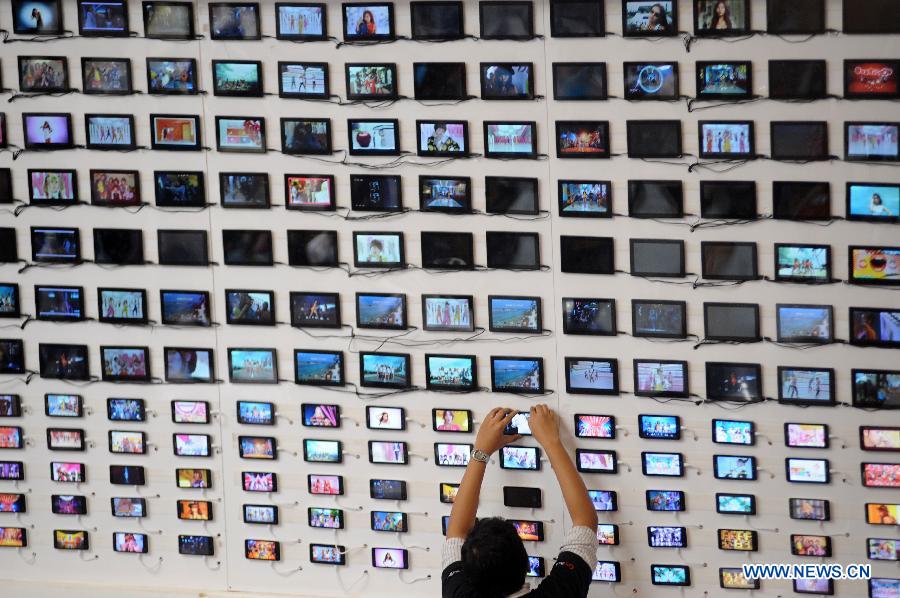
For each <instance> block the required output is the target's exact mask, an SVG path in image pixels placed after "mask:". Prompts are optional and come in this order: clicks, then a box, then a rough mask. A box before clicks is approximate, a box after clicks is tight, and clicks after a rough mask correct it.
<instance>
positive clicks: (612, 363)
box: [565, 356, 621, 438]
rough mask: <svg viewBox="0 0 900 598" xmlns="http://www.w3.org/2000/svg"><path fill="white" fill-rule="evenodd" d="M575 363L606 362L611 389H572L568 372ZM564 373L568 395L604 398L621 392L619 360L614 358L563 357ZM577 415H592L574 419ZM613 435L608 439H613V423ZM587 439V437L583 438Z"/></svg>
mask: <svg viewBox="0 0 900 598" xmlns="http://www.w3.org/2000/svg"><path fill="white" fill-rule="evenodd" d="M576 361H591V362H594V361H596V362H601V363H602V362H606V363H608V364H609V369H610V373H611V374H612V377H613V388H611V389H609V390H602V389H592V388H581V387H574V386H572V385H571V380H570V378H569V370H570V369H571V366H572V364H573V363H574V362H576ZM565 371H566V392H567V393H569V394H583V395H605V396H614V395H619V394H621V390H620V389H619V360H618V359H616V358H615V357H611V358H607V357H569V356H566V357H565ZM578 415H592V414H589V413H585V414H576V415H575V417H576V419H577V417H578ZM613 422H615V418H613ZM613 426H614V427H613V435H612V436H611V437H610V438H615V435H616V431H615V423H613ZM576 437H578V436H577V428H576ZM585 438H587V437H585Z"/></svg>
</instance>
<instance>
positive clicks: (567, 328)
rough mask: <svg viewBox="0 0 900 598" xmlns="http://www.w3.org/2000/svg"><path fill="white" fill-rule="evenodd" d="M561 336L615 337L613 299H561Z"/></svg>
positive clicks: (614, 303) (616, 332) (614, 304)
mask: <svg viewBox="0 0 900 598" xmlns="http://www.w3.org/2000/svg"><path fill="white" fill-rule="evenodd" d="M562 312H563V334H585V335H594V336H615V335H616V334H618V330H617V328H616V302H615V299H596V298H587V297H586V298H581V297H563V299H562Z"/></svg>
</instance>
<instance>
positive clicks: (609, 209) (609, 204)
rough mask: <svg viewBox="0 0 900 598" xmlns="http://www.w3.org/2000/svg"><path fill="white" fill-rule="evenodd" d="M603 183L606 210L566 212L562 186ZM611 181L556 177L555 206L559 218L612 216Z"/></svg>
mask: <svg viewBox="0 0 900 598" xmlns="http://www.w3.org/2000/svg"><path fill="white" fill-rule="evenodd" d="M598 184H599V185H604V186H605V187H606V197H607V200H606V203H607V206H606V210H605V211H603V212H590V211H574V212H566V211H565V209H564V207H563V188H564V187H565V186H566V185H598ZM612 190H613V187H612V181H601V180H586V179H580V180H576V179H558V180H557V181H556V197H557V201H556V206H557V210H558V213H559V217H560V218H612V216H613V211H612V202H613V197H612Z"/></svg>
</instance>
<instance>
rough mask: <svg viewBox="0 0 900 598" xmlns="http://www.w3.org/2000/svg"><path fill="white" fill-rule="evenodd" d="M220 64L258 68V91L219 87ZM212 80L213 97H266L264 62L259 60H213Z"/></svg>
mask: <svg viewBox="0 0 900 598" xmlns="http://www.w3.org/2000/svg"><path fill="white" fill-rule="evenodd" d="M210 10H212V3H210ZM258 18H259V14H258V13H257V29H258V28H259V22H258ZM220 64H252V65H254V66H255V67H256V73H257V81H258V83H257V87H258V90H257V91H250V92H246V91H229V90H227V89H222V88H221V86H220V85H219V81H218V80H217V78H216V67H217V66H218V65H220ZM212 80H213V95H214V96H219V97H236V98H261V97H262V96H264V95H265V87H264V84H263V70H262V62H261V61H259V60H213V61H212Z"/></svg>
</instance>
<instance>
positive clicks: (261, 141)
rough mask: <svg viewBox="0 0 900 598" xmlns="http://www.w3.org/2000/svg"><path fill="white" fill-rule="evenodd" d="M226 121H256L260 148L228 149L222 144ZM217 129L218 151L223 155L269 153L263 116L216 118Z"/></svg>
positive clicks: (219, 116) (217, 116) (218, 116)
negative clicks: (223, 125)
mask: <svg viewBox="0 0 900 598" xmlns="http://www.w3.org/2000/svg"><path fill="white" fill-rule="evenodd" d="M224 120H245V121H255V122H258V123H259V132H260V136H259V137H260V138H259V147H251V148H237V147H227V146H225V145H223V144H222V127H221V124H222V121H224ZM214 122H215V127H216V151H217V152H222V153H230V154H265V153H266V152H268V151H269V150H268V148H267V147H266V137H267V136H266V119H265V117H263V116H222V115H218V114H217V115H216V116H215V121H214Z"/></svg>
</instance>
